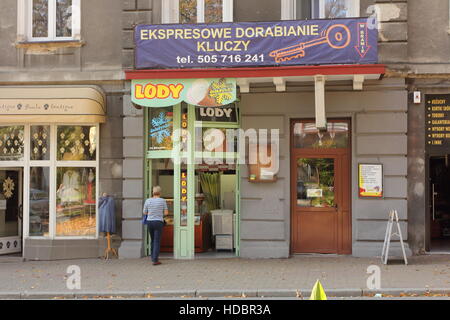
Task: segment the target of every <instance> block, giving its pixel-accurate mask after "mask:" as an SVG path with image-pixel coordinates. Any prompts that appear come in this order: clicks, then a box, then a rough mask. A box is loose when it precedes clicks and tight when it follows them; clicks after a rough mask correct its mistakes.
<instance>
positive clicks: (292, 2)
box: [281, 0, 360, 20]
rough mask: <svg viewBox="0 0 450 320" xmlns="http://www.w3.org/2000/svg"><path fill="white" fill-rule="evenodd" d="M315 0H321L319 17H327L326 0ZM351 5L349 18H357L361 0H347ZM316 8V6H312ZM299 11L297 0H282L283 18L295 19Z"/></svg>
mask: <svg viewBox="0 0 450 320" xmlns="http://www.w3.org/2000/svg"><path fill="white" fill-rule="evenodd" d="M311 1H313V2H315V1H319V10H320V12H319V18H320V19H323V18H324V17H325V0H311ZM346 1H347V3H348V4H349V6H350V14H349V15H348V16H347V18H355V17H359V16H360V0H346ZM312 7H313V8H314V6H312ZM296 12H297V1H296V0H281V20H295V19H297V17H296V15H295V13H296Z"/></svg>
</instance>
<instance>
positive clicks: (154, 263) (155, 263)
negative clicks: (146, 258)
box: [153, 261, 161, 266]
mask: <svg viewBox="0 0 450 320" xmlns="http://www.w3.org/2000/svg"><path fill="white" fill-rule="evenodd" d="M159 264H161V262H159V261H156V262H153V265H154V266H157V265H159Z"/></svg>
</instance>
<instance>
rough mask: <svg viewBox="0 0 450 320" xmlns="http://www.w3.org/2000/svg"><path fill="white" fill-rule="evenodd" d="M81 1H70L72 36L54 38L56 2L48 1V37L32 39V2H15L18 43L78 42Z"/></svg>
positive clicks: (19, 0) (21, 0) (54, 0)
mask: <svg viewBox="0 0 450 320" xmlns="http://www.w3.org/2000/svg"><path fill="white" fill-rule="evenodd" d="M80 3H81V1H80V0H72V36H71V37H56V21H55V19H56V0H49V20H48V23H49V27H48V37H39V38H34V37H33V22H32V19H33V5H32V4H33V0H17V40H18V41H19V42H24V41H28V42H57V41H71V40H72V41H79V40H80V39H81V4H80Z"/></svg>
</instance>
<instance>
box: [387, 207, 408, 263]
mask: <svg viewBox="0 0 450 320" xmlns="http://www.w3.org/2000/svg"><path fill="white" fill-rule="evenodd" d="M394 220H395V223H396V224H397V232H398V233H392V225H393V224H394ZM393 236H398V237H399V238H400V244H401V246H402V252H403V259H404V260H405V264H408V259H406V253H405V245H404V244H403V236H402V230H401V229H400V223H399V222H398V213H397V210H391V211H390V212H389V220H388V224H387V227H386V235H385V236H384V244H383V251H382V252H381V262H382V263H384V264H387V261H388V257H389V245H390V243H391V238H392V237H393Z"/></svg>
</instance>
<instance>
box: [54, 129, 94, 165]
mask: <svg viewBox="0 0 450 320" xmlns="http://www.w3.org/2000/svg"><path fill="white" fill-rule="evenodd" d="M57 139H58V149H57V155H58V157H57V159H58V160H62V161H83V160H95V159H96V149H97V127H95V126H58V132H57Z"/></svg>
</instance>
